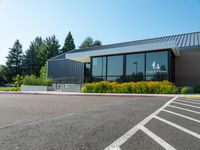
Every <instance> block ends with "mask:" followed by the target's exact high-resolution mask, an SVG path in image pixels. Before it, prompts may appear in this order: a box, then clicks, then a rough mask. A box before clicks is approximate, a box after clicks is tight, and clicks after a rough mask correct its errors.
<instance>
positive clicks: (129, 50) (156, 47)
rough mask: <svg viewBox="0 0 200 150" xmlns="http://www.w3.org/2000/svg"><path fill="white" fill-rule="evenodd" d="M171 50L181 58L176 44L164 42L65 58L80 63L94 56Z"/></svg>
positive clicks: (73, 54)
mask: <svg viewBox="0 0 200 150" xmlns="http://www.w3.org/2000/svg"><path fill="white" fill-rule="evenodd" d="M165 49H171V50H172V52H173V53H174V55H175V56H179V55H180V54H179V50H178V49H177V48H176V43H175V42H164V43H159V44H158V43H157V44H156V43H154V44H142V45H133V46H125V47H115V48H108V49H101V50H98V49H97V50H90V51H84V50H83V52H80V51H79V52H75V51H74V52H73V53H66V54H65V58H66V59H71V60H75V61H79V62H90V57H94V56H104V55H115V54H123V53H137V52H148V51H155V50H165Z"/></svg>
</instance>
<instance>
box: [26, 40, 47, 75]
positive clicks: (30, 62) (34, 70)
mask: <svg viewBox="0 0 200 150" xmlns="http://www.w3.org/2000/svg"><path fill="white" fill-rule="evenodd" d="M42 44H43V41H42V38H41V37H36V38H35V40H34V41H33V42H31V44H30V46H29V49H28V50H27V51H26V54H25V57H24V60H23V70H24V74H29V75H31V74H33V75H36V76H39V74H40V68H41V66H40V64H41V63H40V59H39V49H40V48H41V46H42Z"/></svg>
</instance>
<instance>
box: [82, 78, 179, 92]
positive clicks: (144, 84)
mask: <svg viewBox="0 0 200 150" xmlns="http://www.w3.org/2000/svg"><path fill="white" fill-rule="evenodd" d="M81 91H82V92H84V93H137V94H143V93H145V94H175V93H177V88H176V86H175V85H174V84H173V83H171V82H169V81H141V82H127V83H117V82H107V81H102V82H94V83H86V84H84V86H83V87H82V89H81Z"/></svg>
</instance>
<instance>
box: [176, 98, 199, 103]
mask: <svg viewBox="0 0 200 150" xmlns="http://www.w3.org/2000/svg"><path fill="white" fill-rule="evenodd" d="M178 99H179V100H185V101H191V102H192V101H193V102H199V103H200V99H198V100H197V99H188V98H187V99H186V98H178Z"/></svg>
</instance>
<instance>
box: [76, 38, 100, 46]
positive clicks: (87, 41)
mask: <svg viewBox="0 0 200 150" xmlns="http://www.w3.org/2000/svg"><path fill="white" fill-rule="evenodd" d="M101 45H102V44H101V41H99V40H95V41H94V40H93V39H92V37H87V38H86V39H85V40H84V41H83V42H82V43H81V45H80V47H79V48H81V49H83V48H89V47H94V46H101Z"/></svg>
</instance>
